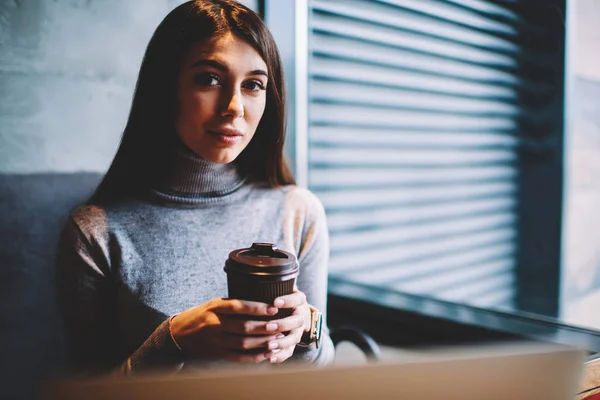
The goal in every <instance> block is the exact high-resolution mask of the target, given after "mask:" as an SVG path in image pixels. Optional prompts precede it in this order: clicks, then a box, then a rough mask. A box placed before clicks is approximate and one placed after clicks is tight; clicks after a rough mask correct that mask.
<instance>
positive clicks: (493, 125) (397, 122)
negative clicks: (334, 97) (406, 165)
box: [309, 103, 516, 131]
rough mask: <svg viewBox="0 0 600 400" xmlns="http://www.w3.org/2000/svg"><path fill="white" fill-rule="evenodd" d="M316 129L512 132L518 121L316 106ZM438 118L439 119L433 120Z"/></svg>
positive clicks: (313, 119)
mask: <svg viewBox="0 0 600 400" xmlns="http://www.w3.org/2000/svg"><path fill="white" fill-rule="evenodd" d="M309 113H310V119H311V122H312V124H313V125H334V126H335V125H337V126H353V125H359V126H361V127H362V126H372V127H374V128H378V127H405V128H412V129H432V130H433V129H436V128H445V129H449V130H461V129H462V130H466V131H474V130H476V131H481V130H490V131H494V130H508V129H516V121H515V120H513V119H512V118H508V117H506V116H498V117H496V116H487V115H485V116H484V115H482V116H466V115H452V114H438V115H436V114H432V113H427V112H418V111H407V110H383V109H381V108H367V107H361V106H354V105H340V104H323V103H312V104H311V105H310V107H309ZM433 116H435V118H433Z"/></svg>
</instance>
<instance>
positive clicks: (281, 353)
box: [267, 289, 310, 364]
mask: <svg viewBox="0 0 600 400" xmlns="http://www.w3.org/2000/svg"><path fill="white" fill-rule="evenodd" d="M273 304H274V306H275V307H277V308H292V309H293V311H292V315H290V316H289V317H287V318H282V319H279V320H274V321H271V322H269V324H267V326H268V325H271V324H277V332H288V331H289V334H287V335H286V336H285V337H284V338H282V339H275V340H271V341H270V342H269V343H268V346H269V350H270V352H269V354H268V355H267V358H268V360H269V362H271V363H272V364H274V363H282V362H284V361H285V360H287V359H288V358H290V357H291V356H292V354H294V349H295V348H296V345H297V344H298V342H300V340H301V339H302V334H303V333H304V331H308V330H309V329H310V308H309V306H308V303H307V302H306V295H305V294H304V293H302V292H301V291H299V290H297V289H295V290H294V293H292V294H289V295H287V296H281V297H278V298H276V299H275V301H274V302H273ZM286 327H290V328H292V329H288V328H286Z"/></svg>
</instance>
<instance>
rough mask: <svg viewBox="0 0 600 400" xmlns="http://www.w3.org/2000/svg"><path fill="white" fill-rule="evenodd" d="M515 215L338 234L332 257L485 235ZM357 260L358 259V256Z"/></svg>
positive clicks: (472, 217) (334, 242)
mask: <svg viewBox="0 0 600 400" xmlns="http://www.w3.org/2000/svg"><path fill="white" fill-rule="evenodd" d="M515 221H516V215H515V213H514V212H512V211H503V212H497V213H494V214H487V215H475V216H468V217H465V218H461V219H459V220H453V221H443V220H441V221H434V222H429V223H424V224H421V225H413V224H410V225H405V226H403V225H397V226H391V227H384V228H379V229H376V230H375V229H371V230H364V231H346V232H338V233H337V234H336V235H335V237H332V238H331V251H332V253H335V254H337V253H339V252H342V251H348V252H353V253H361V254H362V253H364V250H365V249H368V248H369V247H371V246H380V245H383V244H385V243H395V244H400V243H401V242H410V243H411V244H412V243H416V242H418V241H420V240H424V241H428V242H431V243H433V242H435V241H436V239H435V238H440V237H441V238H445V237H447V236H451V235H460V234H469V233H470V232H473V231H484V230H486V229H490V228H494V227H498V226H501V227H507V226H512V225H513V224H514V223H515ZM358 257H360V255H359V256H358Z"/></svg>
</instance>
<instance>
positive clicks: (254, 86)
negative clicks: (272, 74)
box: [244, 80, 265, 92]
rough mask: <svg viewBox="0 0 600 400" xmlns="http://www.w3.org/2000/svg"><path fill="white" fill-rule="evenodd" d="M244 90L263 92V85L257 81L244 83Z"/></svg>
mask: <svg viewBox="0 0 600 400" xmlns="http://www.w3.org/2000/svg"><path fill="white" fill-rule="evenodd" d="M244 89H248V90H250V91H252V92H258V91H259V90H265V85H263V83H262V82H261V81H259V80H251V81H248V82H246V83H244Z"/></svg>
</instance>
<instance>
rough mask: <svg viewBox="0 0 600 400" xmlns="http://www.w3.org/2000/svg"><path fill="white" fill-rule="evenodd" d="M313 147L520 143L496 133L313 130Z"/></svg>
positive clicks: (486, 145) (485, 145)
mask: <svg viewBox="0 0 600 400" xmlns="http://www.w3.org/2000/svg"><path fill="white" fill-rule="evenodd" d="M310 141H311V144H312V145H318V146H339V145H344V146H348V145H357V146H383V147H390V146H398V147H427V148H432V149H435V148H439V147H445V148H458V147H461V148H467V149H468V148H481V147H496V148H513V147H516V146H517V145H518V144H519V143H520V140H519V139H518V138H516V137H515V136H514V135H513V134H508V133H494V132H489V131H488V132H485V131H480V132H461V131H456V132H452V131H444V132H441V133H440V132H435V131H432V132H427V131H405V130H399V129H388V130H385V129H369V130H365V129H362V128H360V129H357V128H353V127H338V126H326V127H323V126H314V127H312V129H311V130H310Z"/></svg>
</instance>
